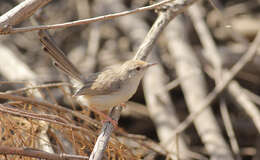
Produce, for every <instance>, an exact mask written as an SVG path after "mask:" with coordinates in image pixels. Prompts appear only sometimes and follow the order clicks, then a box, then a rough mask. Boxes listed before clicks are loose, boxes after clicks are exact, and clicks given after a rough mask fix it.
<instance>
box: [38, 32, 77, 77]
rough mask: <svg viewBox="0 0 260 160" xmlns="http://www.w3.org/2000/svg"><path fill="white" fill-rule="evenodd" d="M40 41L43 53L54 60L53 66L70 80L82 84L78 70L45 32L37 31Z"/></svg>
mask: <svg viewBox="0 0 260 160" xmlns="http://www.w3.org/2000/svg"><path fill="white" fill-rule="evenodd" d="M39 37H40V41H41V43H42V44H43V46H44V48H43V49H44V51H45V52H46V53H48V55H49V56H50V57H51V58H52V59H53V60H54V65H55V66H56V67H57V68H59V69H60V70H61V71H63V72H64V73H65V74H67V75H69V76H70V77H71V78H74V79H75V80H78V81H80V82H82V74H81V73H80V72H79V71H78V69H77V68H76V67H75V66H74V65H73V64H72V63H71V62H70V61H69V60H68V59H67V57H66V56H65V54H64V52H63V51H62V50H61V49H60V48H59V47H57V45H56V42H55V41H54V40H53V39H52V38H51V36H50V35H49V34H48V32H47V31H44V30H40V31H39Z"/></svg>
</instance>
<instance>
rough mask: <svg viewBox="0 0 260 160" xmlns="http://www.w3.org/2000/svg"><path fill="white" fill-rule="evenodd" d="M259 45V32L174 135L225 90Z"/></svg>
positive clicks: (183, 128)
mask: <svg viewBox="0 0 260 160" xmlns="http://www.w3.org/2000/svg"><path fill="white" fill-rule="evenodd" d="M259 43H260V32H258V33H257V36H256V38H255V39H254V41H253V43H252V44H251V46H250V47H249V49H248V51H247V52H246V53H245V54H244V55H243V56H242V57H241V58H240V60H239V61H238V62H237V63H236V64H235V65H234V66H233V67H232V68H231V69H230V73H231V74H230V75H229V76H224V78H223V81H222V82H221V83H220V84H218V85H217V86H216V87H215V88H214V89H213V91H212V92H210V93H209V94H208V96H207V97H206V98H205V101H203V102H202V103H201V104H199V106H201V107H200V108H201V109H200V110H198V111H197V112H194V113H192V114H190V115H189V116H188V117H187V118H186V119H185V120H184V121H183V122H182V123H181V124H180V125H179V126H178V127H177V128H176V129H175V134H177V133H180V132H182V131H184V130H185V129H186V128H187V127H188V126H189V125H190V124H191V123H192V122H193V120H194V119H195V118H197V116H199V115H200V114H201V113H202V112H203V111H204V110H205V109H206V108H207V107H208V106H209V105H210V104H211V103H212V102H213V100H215V99H216V98H217V96H218V95H219V94H220V93H221V92H222V91H223V90H224V89H225V88H226V86H227V85H228V84H229V83H230V82H231V81H232V80H233V78H234V77H235V76H236V75H237V73H238V72H239V71H241V69H242V68H243V67H244V66H245V65H246V64H247V63H249V62H250V61H251V60H252V59H253V57H254V56H255V53H256V50H257V47H258V45H259Z"/></svg>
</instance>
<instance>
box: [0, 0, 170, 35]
mask: <svg viewBox="0 0 260 160" xmlns="http://www.w3.org/2000/svg"><path fill="white" fill-rule="evenodd" d="M171 1H173V0H164V1H161V2H158V3H155V4H152V5H149V6H145V7H141V8H136V9H132V10H129V11H123V12H119V13H113V14H108V15H103V16H98V17H94V18H88V19H83V20H77V21H72V22H66V23H61V24H52V25H39V26H29V27H21V28H12V26H9V27H8V28H5V30H0V35H1V34H10V33H21V32H29V31H35V30H46V29H57V28H67V27H72V26H78V25H82V24H89V23H93V22H98V21H103V20H110V19H113V18H117V17H121V16H126V15H129V14H133V13H138V12H143V11H148V10H153V9H156V8H157V7H160V6H162V5H164V4H166V3H169V2H171Z"/></svg>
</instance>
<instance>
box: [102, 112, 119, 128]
mask: <svg viewBox="0 0 260 160" xmlns="http://www.w3.org/2000/svg"><path fill="white" fill-rule="evenodd" d="M102 122H103V123H106V122H110V123H111V124H112V125H113V126H114V129H117V127H118V122H117V121H115V120H113V119H112V118H111V117H109V116H107V115H106V119H105V120H102Z"/></svg>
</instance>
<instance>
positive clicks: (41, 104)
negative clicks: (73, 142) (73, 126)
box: [0, 93, 99, 127]
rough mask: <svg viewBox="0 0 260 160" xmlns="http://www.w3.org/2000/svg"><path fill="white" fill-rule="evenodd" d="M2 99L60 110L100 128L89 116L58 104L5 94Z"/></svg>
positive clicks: (1, 95)
mask: <svg viewBox="0 0 260 160" xmlns="http://www.w3.org/2000/svg"><path fill="white" fill-rule="evenodd" d="M0 99H8V100H14V101H22V102H24V103H29V104H33V105H39V106H43V107H45V108H52V109H55V110H59V111H62V112H65V113H71V114H72V115H74V116H76V117H78V118H81V119H83V120H85V121H87V122H88V123H90V124H92V125H94V126H95V127H99V125H98V123H97V122H95V121H94V120H93V119H91V118H89V117H88V116H85V115H83V114H81V113H79V112H76V111H73V110H71V109H67V108H65V107H63V106H60V105H57V104H51V103H48V102H46V101H43V100H36V99H32V98H28V97H22V96H14V95H10V94H4V93H0Z"/></svg>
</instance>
